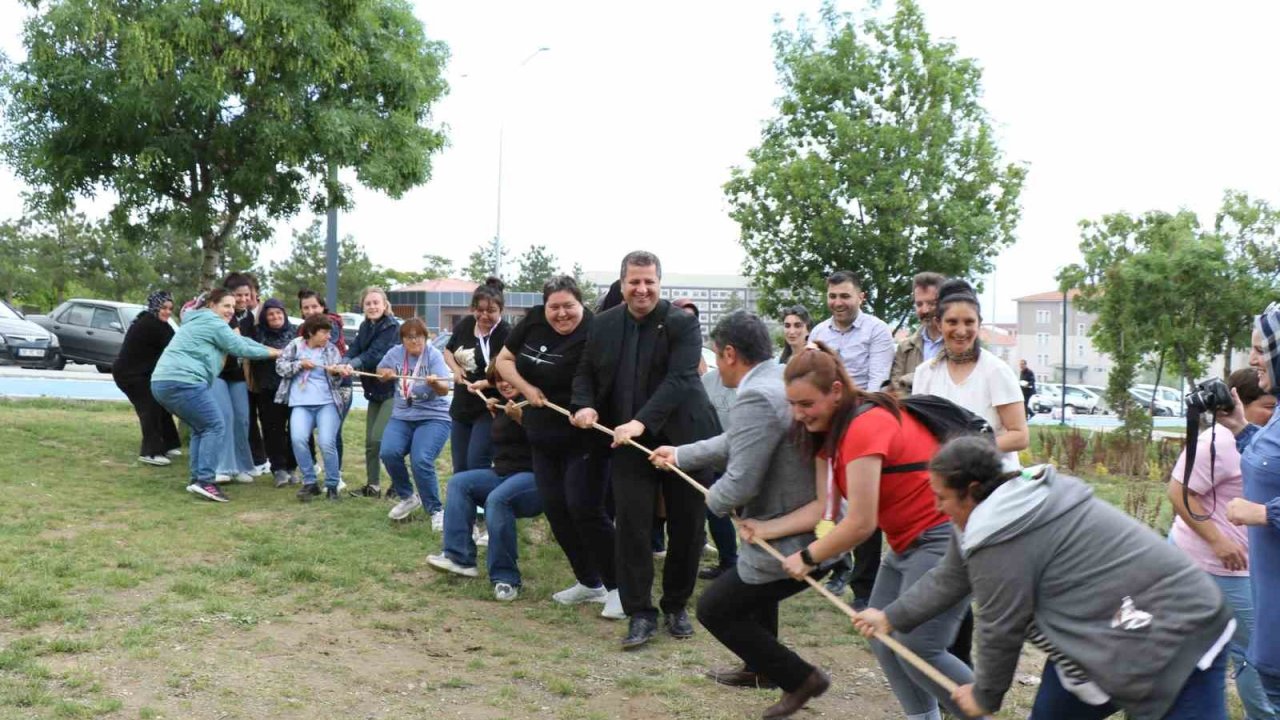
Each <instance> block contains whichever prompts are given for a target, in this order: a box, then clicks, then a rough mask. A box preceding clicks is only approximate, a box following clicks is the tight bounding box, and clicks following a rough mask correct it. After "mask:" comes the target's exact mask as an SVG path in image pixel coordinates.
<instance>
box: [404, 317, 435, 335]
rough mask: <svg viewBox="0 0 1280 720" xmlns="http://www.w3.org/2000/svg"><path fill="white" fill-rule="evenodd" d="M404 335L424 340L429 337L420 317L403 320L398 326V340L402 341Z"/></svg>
mask: <svg viewBox="0 0 1280 720" xmlns="http://www.w3.org/2000/svg"><path fill="white" fill-rule="evenodd" d="M406 335H421V336H422V337H424V338H429V337H431V333H429V332H427V324H426V323H424V322H422V318H420V317H411V318H409V319H408V320H405V321H404V323H403V324H402V325H401V326H400V339H401V340H402V341H403V340H404V338H405V336H406Z"/></svg>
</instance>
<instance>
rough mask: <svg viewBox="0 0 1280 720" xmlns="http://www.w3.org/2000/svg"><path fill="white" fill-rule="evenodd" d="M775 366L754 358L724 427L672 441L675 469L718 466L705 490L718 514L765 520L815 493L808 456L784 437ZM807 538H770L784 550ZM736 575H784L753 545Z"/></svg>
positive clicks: (786, 423)
mask: <svg viewBox="0 0 1280 720" xmlns="http://www.w3.org/2000/svg"><path fill="white" fill-rule="evenodd" d="M782 370H783V368H782V366H781V365H778V364H775V363H772V362H764V363H761V364H760V365H757V366H756V367H755V369H754V370H752V371H751V373H750V375H748V376H747V377H746V378H745V379H744V382H743V383H742V384H741V385H739V386H738V396H737V398H736V399H735V400H734V403H733V405H731V406H730V407H729V422H728V430H726V431H725V432H724V433H722V434H720V435H717V436H715V437H713V438H708V439H706V440H701V441H698V442H695V443H690V444H688V445H681V446H680V447H678V448H676V461H677V463H678V464H679V466H680V468H681V469H683V470H707V469H710V470H713V471H715V472H720V473H723V474H721V476H720V479H718V480H716V481H715V483H714V484H712V486H711V494H710V495H709V496H708V497H707V507H708V508H710V509H711V512H714V513H715V514H717V515H727V514H729V513H730V512H731V511H732V510H733V509H734V508H739V514H740V515H741V516H742V517H744V518H753V519H756V520H769V519H772V518H775V517H779V516H782V515H786V514H787V513H789V512H791V511H793V510H795V509H797V508H800V507H802V506H804V505H806V504H808V503H810V502H813V500H814V499H815V498H816V497H817V491H816V490H815V487H814V469H813V468H814V462H813V458H811V457H807V456H806V455H805V453H804V452H803V451H802V449H801V448H800V447H799V445H797V444H796V443H795V442H794V441H793V440H792V439H791V433H790V430H791V408H790V407H789V406H788V405H787V394H786V388H785V386H784V385H783V382H782ZM811 542H813V533H812V532H806V533H801V534H799V535H791V536H789V537H784V538H777V539H775V540H770V541H769V543H770V544H771V545H773V546H774V547H775V548H777V549H778V550H779V551H780V552H782V554H783V555H790V554H792V553H795V552H798V551H799V550H800V549H801V548H803V547H805V546H807V545H808V544H809V543H811ZM738 575H739V576H740V577H741V578H742V580H743V582H746V583H750V584H752V585H759V584H763V583H767V582H773V581H775V580H783V579H786V577H787V574H786V573H785V572H783V571H782V564H781V563H779V562H778V561H777V560H774V559H773V558H772V557H770V556H769V555H768V554H767V553H765V551H764V550H761V549H760V548H758V547H756V546H755V545H748V546H746V547H744V548H742V550H741V551H740V552H739V553H738Z"/></svg>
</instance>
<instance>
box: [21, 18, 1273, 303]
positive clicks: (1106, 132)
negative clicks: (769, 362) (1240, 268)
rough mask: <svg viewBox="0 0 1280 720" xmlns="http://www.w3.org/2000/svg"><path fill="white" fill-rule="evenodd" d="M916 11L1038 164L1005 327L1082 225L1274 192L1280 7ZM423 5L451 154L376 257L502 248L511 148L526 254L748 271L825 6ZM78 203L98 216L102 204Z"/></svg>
mask: <svg viewBox="0 0 1280 720" xmlns="http://www.w3.org/2000/svg"><path fill="white" fill-rule="evenodd" d="M886 2H891V0H886ZM837 6H838V7H839V8H840V9H841V10H849V11H854V12H859V11H861V10H862V9H863V7H864V4H863V3H862V2H849V1H847V0H846V1H842V2H839V3H838V5H837ZM921 6H922V8H923V10H924V13H925V17H926V21H927V25H928V29H929V31H930V33H931V34H932V35H933V36H934V37H935V38H946V39H948V40H950V41H952V42H954V43H955V44H956V46H957V48H958V50H959V52H960V54H961V55H962V56H964V57H969V58H973V59H975V60H976V61H977V62H978V64H979V65H980V66H981V67H982V68H983V104H984V106H985V107H986V108H987V110H988V111H989V113H990V116H991V120H992V123H993V125H994V128H995V131H996V137H997V140H998V143H999V145H1000V147H1001V148H1002V150H1003V153H1004V159H1005V160H1006V161H1009V162H1023V163H1026V164H1027V166H1028V167H1029V175H1028V178H1027V182H1026V185H1025V187H1024V189H1023V192H1022V198H1021V203H1022V219H1021V222H1020V223H1019V225H1018V229H1017V238H1018V240H1017V242H1016V244H1015V245H1013V246H1011V247H1009V248H1008V249H1006V250H1005V251H1004V252H1003V253H1002V254H1001V255H1000V256H999V258H998V259H997V263H996V271H995V272H994V273H993V274H992V275H991V276H989V277H987V278H984V279H983V280H984V285H985V290H984V293H983V300H984V305H985V307H986V310H987V312H986V313H985V314H986V315H987V317H988V319H992V320H996V321H1009V320H1013V319H1014V313H1015V305H1014V303H1013V298H1016V297H1019V296H1021V295H1028V294H1032V293H1036V292H1043V291H1047V290H1052V289H1054V282H1053V275H1054V274H1055V273H1056V272H1057V270H1058V269H1059V268H1060V267H1062V266H1064V265H1066V264H1069V263H1072V262H1075V261H1077V260H1078V259H1079V253H1078V249H1077V245H1078V240H1079V229H1078V227H1077V225H1078V223H1079V221H1080V220H1082V219H1086V218H1099V217H1101V216H1102V215H1103V214H1105V213H1110V212H1117V211H1128V212H1144V211H1147V210H1154V209H1161V210H1168V211H1175V210H1177V209H1179V208H1184V207H1185V208H1188V209H1190V210H1192V211H1195V212H1197V213H1198V214H1199V215H1200V217H1201V219H1202V221H1203V222H1205V223H1211V222H1212V215H1213V212H1214V211H1215V210H1216V208H1217V206H1218V204H1219V201H1220V199H1221V197H1222V194H1223V192H1224V191H1225V190H1227V189H1228V188H1230V189H1239V190H1243V191H1246V192H1249V193H1251V194H1252V195H1254V196H1257V197H1262V198H1266V199H1268V200H1270V201H1272V202H1280V189H1278V188H1277V187H1276V185H1277V182H1276V180H1277V174H1276V172H1275V168H1277V167H1280V141H1277V139H1276V132H1275V130H1274V120H1275V118H1276V116H1277V114H1276V109H1277V100H1276V93H1275V92H1274V90H1273V89H1270V88H1274V85H1275V82H1274V77H1273V68H1274V58H1273V52H1271V48H1273V47H1274V37H1273V35H1274V28H1276V27H1278V26H1280V4H1276V3H1271V2H1223V3H1212V4H1210V3H1203V2H1137V1H1131V2H1124V3H1115V2H1099V1H1096V0H1084V1H1082V2H1075V3H1028V2H1016V1H1012V0H1009V1H1004V0H989V1H982V2H977V1H964V2H961V1H958V0H923V2H921ZM415 7H416V13H417V16H418V17H419V18H420V19H421V20H422V22H423V24H424V26H425V28H426V32H427V35H428V36H429V37H431V38H432V39H436V40H442V41H444V42H446V43H447V44H448V45H449V47H450V52H451V59H450V62H449V65H448V68H447V78H448V81H449V85H450V88H451V90H450V93H449V95H448V96H447V97H446V98H444V99H443V100H442V101H441V102H439V103H438V104H437V106H436V107H435V108H434V111H433V116H434V117H433V121H434V122H436V123H439V124H442V125H444V126H445V127H446V128H447V133H448V136H449V146H448V147H447V148H446V149H445V150H444V151H443V152H442V153H441V154H439V155H438V156H436V157H435V159H434V171H433V176H432V179H431V181H430V182H429V183H428V184H427V185H425V186H423V187H420V188H418V189H415V190H413V191H411V192H409V193H408V194H406V195H405V196H404V197H402V198H400V199H399V200H392V199H390V198H387V197H385V196H382V195H379V194H377V193H375V192H372V191H366V190H362V189H357V191H356V194H355V203H356V205H355V208H354V209H353V211H351V212H350V213H345V214H343V215H342V217H341V218H340V220H339V232H341V233H343V234H347V233H350V234H352V235H354V236H355V237H356V239H357V240H358V241H360V242H361V243H362V244H363V245H364V247H365V249H366V250H367V252H368V253H369V255H370V257H371V259H372V260H373V261H374V262H376V263H379V264H381V265H386V266H389V267H394V268H396V269H404V270H408V269H413V268H417V267H420V266H421V260H420V258H421V256H422V255H423V254H424V253H433V254H439V255H445V256H447V257H450V258H451V259H453V260H454V261H455V265H456V266H457V267H461V266H462V265H464V264H465V263H466V259H467V256H468V255H469V254H470V253H471V251H472V250H474V249H475V248H477V247H479V246H481V245H482V244H484V243H485V242H487V241H488V240H489V239H490V238H492V237H493V235H494V233H495V229H496V226H497V215H498V213H497V207H498V187H499V183H498V158H499V137H500V136H501V138H502V143H501V146H502V150H501V157H502V183H501V208H502V209H501V236H502V240H503V244H504V245H505V246H506V247H508V248H510V249H511V250H512V251H513V253H517V254H518V253H519V252H521V251H523V250H524V249H525V248H527V247H528V246H529V245H531V244H544V245H546V246H548V247H549V249H550V250H551V251H552V252H553V253H555V254H556V255H557V256H558V257H559V259H560V260H561V262H562V263H563V264H564V265H565V266H566V269H567V267H568V266H569V265H570V264H572V263H573V262H575V261H576V262H579V263H581V264H582V266H583V267H584V268H586V269H587V270H607V269H612V268H613V267H614V266H615V265H616V263H617V261H618V259H619V258H620V257H621V255H622V254H624V253H625V252H627V251H628V250H632V249H637V248H645V249H649V250H652V251H654V252H656V253H658V254H659V256H661V257H662V258H663V259H664V265H665V266H666V268H667V269H668V270H669V271H671V272H699V273H737V272H739V271H740V268H741V263H742V258H743V254H742V250H741V248H740V246H739V245H738V242H737V238H738V228H737V226H736V224H735V223H733V221H732V220H730V219H729V216H728V210H729V208H728V204H727V202H726V201H725V197H724V193H723V190H722V185H723V184H724V182H725V181H726V180H727V179H728V178H729V172H730V168H732V167H734V166H736V165H742V164H744V163H745V162H746V153H747V151H748V150H749V149H750V148H751V147H753V146H754V145H756V144H757V143H758V142H759V139H760V131H761V128H762V126H763V123H764V122H765V121H766V120H767V119H768V118H769V117H771V115H772V114H773V112H774V101H775V99H776V98H777V97H778V95H779V93H780V90H779V87H778V85H777V82H776V73H775V71H774V68H773V51H772V46H771V43H770V37H771V35H772V33H773V32H774V29H775V25H774V18H775V16H779V15H780V16H781V17H782V23H783V26H784V27H786V28H794V27H795V25H796V19H797V16H798V15H799V14H801V13H803V12H807V13H808V14H809V15H810V16H811V17H812V16H813V15H814V14H815V11H816V10H817V7H818V3H816V2H811V1H810V0H795V1H784V0H701V1H700V2H693V3H691V2H672V1H669V0H651V1H650V2H645V3H621V2H617V3H601V2H586V1H582V2H578V1H569V0H562V1H551V0H548V1H545V2H529V1H528V0H524V1H519V0H492V1H491V2H484V3H451V2H427V1H426V0H420V1H419V2H417V3H416V5H415ZM25 12H26V11H25V10H24V9H23V6H21V5H19V4H17V3H7V4H5V5H4V6H3V7H0V50H3V51H4V52H5V53H6V54H7V55H8V56H9V57H10V58H20V57H21V56H22V54H23V51H22V45H21V30H20V20H21V18H22V17H24V15H25ZM544 47H545V48H548V49H547V50H546V51H543V52H537V51H538V49H539V48H544ZM535 53H536V54H535ZM530 56H532V57H530ZM526 60H527V62H525V61H526ZM344 179H346V180H347V181H349V182H354V177H351V176H346V175H344ZM22 189H23V188H22V186H21V184H20V183H19V182H18V181H17V180H16V179H15V178H14V176H13V174H12V173H11V172H10V171H9V170H8V169H7V168H0V219H3V218H13V217H17V216H19V215H20V214H21V212H22V206H21V198H20V193H21V191H22ZM84 209H85V210H86V211H87V212H88V213H89V214H90V215H100V214H103V213H104V212H105V210H106V202H105V201H103V200H99V201H97V202H90V203H87V204H86V206H85V208H84ZM310 219H311V218H310V216H308V215H305V214H304V215H302V216H299V217H296V218H293V219H292V220H290V221H288V222H282V223H281V224H280V226H279V229H278V232H277V239H276V240H275V241H274V242H273V243H272V244H270V245H268V246H265V247H264V248H263V249H262V252H261V258H262V259H263V260H265V261H270V260H279V259H282V258H283V257H285V256H286V255H287V252H288V237H289V229H290V228H298V227H305V226H306V224H307V223H308V222H309V221H310ZM853 269H855V270H856V269H857V268H856V267H855V268H853ZM992 308H994V312H993V311H992Z"/></svg>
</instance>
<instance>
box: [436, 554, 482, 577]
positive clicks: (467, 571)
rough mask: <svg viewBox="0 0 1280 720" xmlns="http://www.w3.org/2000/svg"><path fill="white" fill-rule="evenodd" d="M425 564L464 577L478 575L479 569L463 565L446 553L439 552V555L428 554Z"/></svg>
mask: <svg viewBox="0 0 1280 720" xmlns="http://www.w3.org/2000/svg"><path fill="white" fill-rule="evenodd" d="M427 564H428V565H430V566H431V567H433V568H435V569H436V570H443V571H444V572H451V573H453V574H454V575H462V576H464V577H480V571H479V570H477V569H475V568H473V567H465V566H463V565H459V564H458V563H456V562H454V561H452V560H450V559H449V556H448V555H445V554H444V553H440V554H439V555H428V556H427Z"/></svg>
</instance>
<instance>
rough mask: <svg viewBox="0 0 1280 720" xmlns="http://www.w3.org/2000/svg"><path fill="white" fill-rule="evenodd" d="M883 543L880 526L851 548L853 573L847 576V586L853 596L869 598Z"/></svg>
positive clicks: (874, 582) (878, 567)
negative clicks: (859, 543)
mask: <svg viewBox="0 0 1280 720" xmlns="http://www.w3.org/2000/svg"><path fill="white" fill-rule="evenodd" d="M883 544H884V534H883V533H881V532H880V528H876V531H875V532H873V533H871V537H869V538H867V539H866V540H863V541H862V544H861V545H859V546H857V547H855V548H854V549H853V575H852V576H850V578H849V587H850V588H851V589H852V590H853V596H854V597H855V598H858V599H861V600H870V599H871V586H872V585H875V584H876V573H878V572H880V553H881V549H882V545H883Z"/></svg>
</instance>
